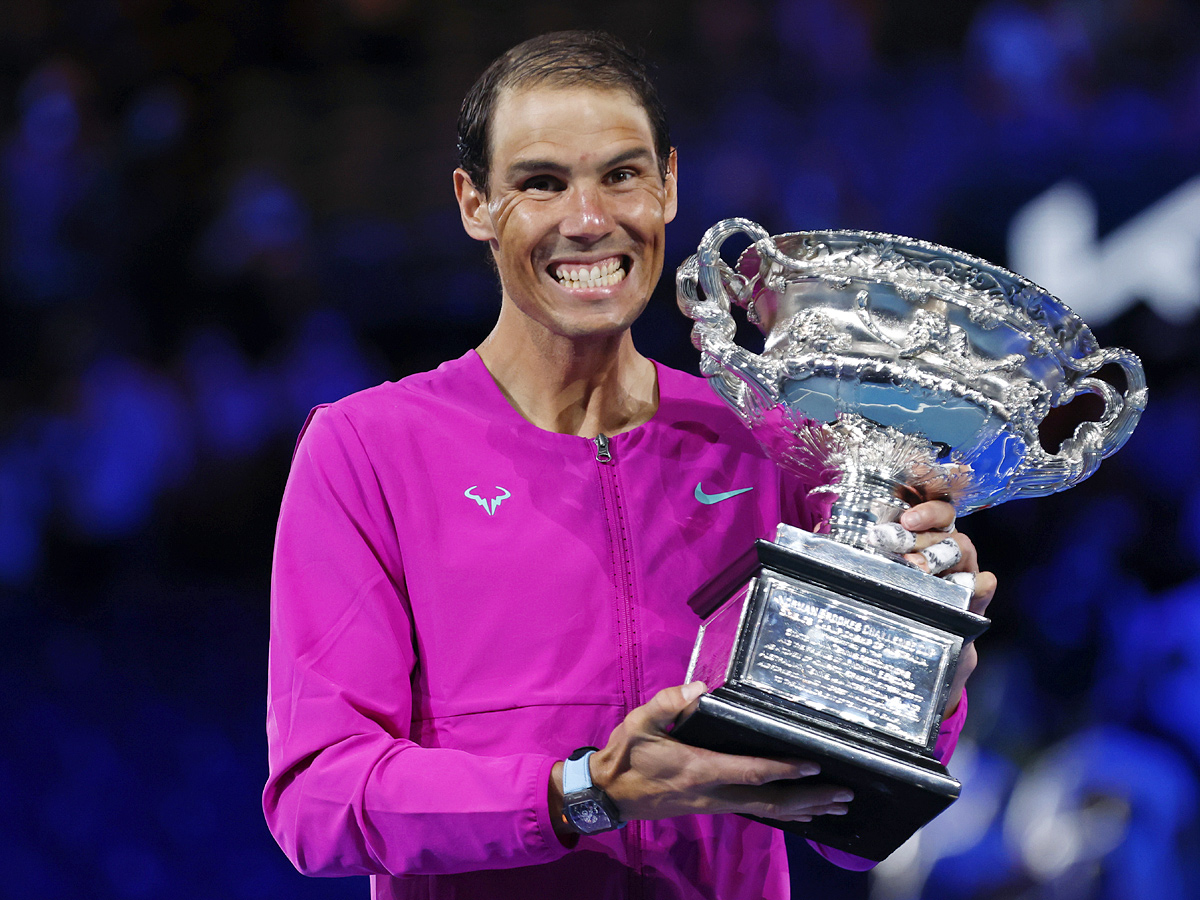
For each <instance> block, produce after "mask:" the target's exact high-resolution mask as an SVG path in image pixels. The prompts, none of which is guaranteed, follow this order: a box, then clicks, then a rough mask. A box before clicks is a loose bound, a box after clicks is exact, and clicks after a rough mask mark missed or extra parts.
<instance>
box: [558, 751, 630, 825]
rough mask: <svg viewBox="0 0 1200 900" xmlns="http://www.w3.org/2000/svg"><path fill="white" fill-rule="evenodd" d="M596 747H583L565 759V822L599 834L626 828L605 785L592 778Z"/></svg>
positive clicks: (563, 776)
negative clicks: (592, 761) (592, 762)
mask: <svg viewBox="0 0 1200 900" xmlns="http://www.w3.org/2000/svg"><path fill="white" fill-rule="evenodd" d="M596 753H597V749H596V748H595V747H580V748H579V749H578V750H576V751H575V752H574V753H572V754H571V756H570V757H568V758H567V760H566V761H565V762H564V763H563V767H562V781H561V784H562V794H563V799H562V804H563V816H562V818H563V822H564V824H565V825H566V826H567V827H568V828H570V829H571V831H574V832H577V833H579V834H600V833H602V832H605V831H613V830H615V829H617V828H623V827H624V825H625V823H624V822H622V821H621V815H620V811H619V810H618V809H617V805H616V804H615V803H614V802H613V801H612V798H610V797H609V796H608V794H607V793H606V792H605V791H604V789H603V787H601V786H600V785H598V784H596V783H595V782H593V780H592V771H591V765H590V763H591V760H592V759H593V757H594V755H595V754H596Z"/></svg>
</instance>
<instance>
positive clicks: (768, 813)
mask: <svg viewBox="0 0 1200 900" xmlns="http://www.w3.org/2000/svg"><path fill="white" fill-rule="evenodd" d="M723 799H724V800H725V802H727V803H728V804H730V806H731V807H732V808H736V810H737V811H738V812H741V813H746V814H749V815H752V816H761V817H763V818H767V819H780V820H782V821H785V822H810V821H812V819H813V818H815V817H816V816H844V815H846V813H847V812H849V810H850V805H849V804H850V802H851V801H852V800H853V799H854V792H853V791H851V790H848V789H847V788H843V787H838V786H837V785H827V784H826V785H771V786H770V787H765V788H737V789H730V790H728V791H727V792H726V794H725V796H724V798H723Z"/></svg>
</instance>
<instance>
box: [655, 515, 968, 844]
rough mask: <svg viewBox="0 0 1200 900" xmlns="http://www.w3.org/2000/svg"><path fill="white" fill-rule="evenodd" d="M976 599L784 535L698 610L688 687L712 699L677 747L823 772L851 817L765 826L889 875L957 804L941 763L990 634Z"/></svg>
mask: <svg viewBox="0 0 1200 900" xmlns="http://www.w3.org/2000/svg"><path fill="white" fill-rule="evenodd" d="M966 593H969V592H967V591H965V589H961V588H957V587H956V586H954V585H951V584H949V583H947V582H945V581H943V580H942V579H937V578H932V577H930V576H928V575H925V574H923V573H921V572H919V571H917V570H915V569H912V568H911V567H909V566H907V565H905V564H903V563H899V562H896V561H893V560H890V559H887V558H885V557H882V556H880V555H878V554H874V553H870V552H867V551H864V550H860V549H857V548H855V547H851V546H846V545H843V544H839V543H837V542H835V541H832V540H831V539H829V538H827V537H823V536H820V535H812V534H808V533H805V532H799V531H797V530H796V529H790V528H787V526H782V527H781V529H780V538H779V542H777V543H772V542H769V541H758V542H757V543H756V544H755V545H754V549H753V550H752V551H751V552H749V553H747V554H746V555H745V556H744V557H743V558H742V559H740V560H738V561H737V562H735V563H734V564H733V565H732V566H730V568H729V569H728V570H727V571H726V572H725V573H723V574H722V575H721V576H718V577H717V578H716V579H714V580H713V581H712V582H710V583H709V584H708V585H705V587H704V588H702V589H701V590H700V591H698V592H697V594H696V595H695V596H694V597H693V598H692V601H691V602H692V606H693V608H695V609H697V611H701V612H702V614H703V615H705V618H704V622H703V624H702V626H701V628H700V634H699V636H698V637H697V640H696V648H695V651H694V652H693V654H692V662H691V665H690V666H689V669H688V675H687V679H688V680H689V681H693V680H699V681H703V682H704V683H705V684H706V685H707V686H708V688H709V693H707V694H705V695H704V696H702V697H701V698H700V703H699V706H698V708H697V709H696V711H695V712H694V713H693V714H692V715H691V716H689V717H688V718H687V719H686V720H685V721H683V722H680V723H679V724H678V725H677V726H676V728H675V729H674V731H673V732H672V735H673V736H674V737H675V738H677V739H678V740H681V741H683V742H685V743H688V744H692V745H694V746H698V747H704V748H706V749H710V750H715V751H718V752H722V753H734V754H741V755H751V756H784V757H791V758H795V759H807V760H811V761H813V762H817V763H819V764H820V766H821V774H820V776H818V781H817V782H816V783H821V784H835V785H838V786H842V787H847V788H849V789H851V790H853V791H854V800H853V801H852V802H851V803H850V804H849V812H848V814H847V815H845V816H818V817H817V818H816V819H814V820H813V821H812V822H782V821H775V820H762V821H766V822H767V824H770V825H773V826H776V827H779V828H782V829H785V830H787V831H790V832H794V833H796V834H799V835H803V836H804V837H806V838H810V839H812V840H814V841H817V842H819V843H822V844H825V845H827V846H830V847H834V848H836V849H838V850H844V851H846V852H848V853H853V854H855V855H858V856H862V857H864V858H866V859H872V860H877V861H878V860H882V859H884V858H886V857H887V856H888V855H889V854H890V853H892V851H894V850H895V849H896V848H897V847H899V846H900V845H901V844H903V843H904V842H905V841H906V840H907V839H908V838H909V837H911V836H912V834H913V833H914V832H915V831H916V830H917V829H919V828H920V827H921V826H923V825H924V824H925V823H927V822H928V821H930V820H931V819H932V818H933V817H934V816H936V815H938V814H939V813H940V812H942V811H943V810H944V809H945V808H946V807H947V806H949V805H950V804H951V803H952V802H954V800H955V798H957V797H958V793H959V789H960V785H959V783H958V782H957V781H956V780H955V779H954V778H953V777H951V776H950V774H949V773H948V772H947V771H946V769H945V767H944V766H943V765H942V764H941V763H940V762H938V760H937V759H936V758H935V757H934V756H933V749H934V746H935V744H936V742H937V737H938V732H939V729H940V727H941V722H942V716H941V712H942V708H943V707H944V706H945V703H946V700H947V698H948V696H949V689H950V684H951V682H952V679H953V676H954V670H955V668H956V666H957V663H958V657H959V654H960V652H961V650H962V647H963V644H964V643H965V642H966V641H969V640H972V639H974V638H975V637H976V636H978V635H979V634H980V633H982V632H983V630H984V629H986V628H987V625H988V620H987V619H985V618H983V617H982V616H978V615H976V614H975V613H972V612H970V611H969V610H967V609H965V608H963V607H964V606H965V605H966V604H965V602H964V601H965V594H966ZM959 594H963V595H964V596H959Z"/></svg>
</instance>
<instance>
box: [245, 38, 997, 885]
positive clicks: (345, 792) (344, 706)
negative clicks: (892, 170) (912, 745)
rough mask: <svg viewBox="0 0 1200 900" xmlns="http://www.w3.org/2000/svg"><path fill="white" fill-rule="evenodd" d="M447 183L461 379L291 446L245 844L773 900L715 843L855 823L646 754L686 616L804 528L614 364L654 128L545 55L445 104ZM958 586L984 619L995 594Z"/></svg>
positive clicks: (775, 875)
mask: <svg viewBox="0 0 1200 900" xmlns="http://www.w3.org/2000/svg"><path fill="white" fill-rule="evenodd" d="M459 149H460V157H461V161H462V166H461V168H459V169H458V170H456V171H455V173H454V188H455V193H456V196H457V198H458V203H459V208H460V211H461V214H462V221H463V225H464V227H465V228H466V230H467V233H468V234H470V235H471V236H472V237H473V238H476V239H478V240H480V241H482V242H486V244H487V245H488V247H489V248H490V252H491V254H492V257H493V259H494V261H495V264H496V268H497V271H498V273H499V278H500V288H501V300H500V313H499V317H498V319H497V323H496V326H495V328H494V329H493V331H492V332H491V334H490V335H489V336H488V338H487V339H486V340H485V341H484V342H483V344H482V345H480V347H479V348H477V350H475V351H472V352H470V353H468V354H466V355H465V356H463V357H462V358H460V359H458V360H454V361H452V362H448V363H445V364H444V365H442V366H441V367H439V368H438V369H437V370H436V371H433V372H427V373H423V374H420V375H415V376H411V377H409V378H406V379H404V380H402V381H400V382H396V383H391V384H384V385H381V386H379V387H377V388H373V389H371V390H368V391H364V392H362V393H359V394H356V395H353V396H351V397H347V398H345V399H343V400H341V401H339V402H338V403H335V404H331V405H327V406H324V407H321V408H318V409H317V410H315V411H314V412H313V414H312V416H310V419H309V422H308V423H307V424H306V426H305V429H304V431H303V433H302V437H301V440H300V442H299V444H298V446H297V450H296V455H295V458H294V461H293V465H292V472H291V475H290V477H289V480H288V486H287V489H286V492H285V495H284V500H283V506H282V510H281V513H280V521H279V530H278V535H277V541H276V552H275V561H274V571H273V582H272V631H271V673H270V674H271V680H270V687H269V706H268V736H269V742H270V763H271V774H270V779H269V781H268V784H267V787H266V791H265V793H264V809H265V811H266V815H267V820H268V822H269V824H270V826H271V828H272V831H273V832H274V834H275V836H276V838H277V840H278V841H279V843H280V845H281V847H283V849H284V851H285V852H286V853H287V854H288V855H289V857H290V858H291V859H292V861H293V862H294V863H295V865H296V866H297V867H298V868H299V869H300V870H301V871H304V872H307V873H311V874H318V875H339V874H367V875H370V876H372V885H373V892H374V896H375V897H376V898H391V897H422V898H426V897H470V898H490V897H495V898H501V897H504V898H509V897H529V898H542V897H546V898H550V897H562V896H570V897H572V898H580V900H585V898H601V897H605V898H607V897H626V896H632V897H654V898H676V897H677V898H685V897H686V898H698V897H712V898H718V897H719V898H784V897H787V896H790V886H789V879H788V873H787V862H786V856H785V852H784V846H783V840H782V835H781V833H780V832H778V831H776V830H774V829H770V828H768V827H766V826H763V825H761V824H758V823H755V822H752V821H750V820H748V819H745V818H743V817H740V816H737V815H731V813H750V814H756V815H762V816H769V817H771V818H777V819H797V820H808V819H811V818H812V817H813V816H818V815H838V814H842V813H844V812H845V810H846V808H847V807H846V804H847V803H849V802H853V800H852V798H851V797H850V796H849V795H848V794H847V793H846V792H844V791H842V790H840V789H838V788H836V787H829V786H821V785H817V784H813V783H812V781H811V776H813V775H814V774H816V771H817V769H816V767H815V766H814V765H812V764H810V763H808V762H806V761H804V760H786V759H752V758H746V757H735V756H726V755H723V754H718V753H712V752H709V751H705V750H700V749H696V748H693V747H688V746H685V745H683V744H680V743H679V742H677V741H674V740H672V738H671V736H670V730H671V727H672V723H673V722H674V721H675V720H676V719H677V717H679V716H680V715H684V714H686V712H687V709H688V707H689V705H690V704H692V703H694V702H695V701H696V699H697V698H698V697H699V696H700V694H701V693H702V692H703V690H704V689H705V688H704V686H703V685H700V684H690V685H681V684H680V683H679V682H680V680H681V679H682V677H683V673H684V671H685V669H686V664H687V659H688V654H689V652H690V649H691V645H692V642H693V641H694V639H695V636H696V629H697V625H698V622H697V620H696V618H695V616H694V614H693V613H692V612H691V610H690V608H689V607H688V605H687V599H688V597H689V596H690V594H691V593H692V591H694V590H695V589H696V588H697V587H699V586H700V585H702V584H703V583H704V582H705V581H706V580H708V579H709V578H710V577H712V576H713V575H715V574H716V573H717V572H719V571H720V570H721V569H722V567H723V566H724V565H725V564H726V563H727V562H728V561H729V560H731V559H733V558H735V557H736V556H738V555H739V554H740V553H741V552H742V551H743V550H744V549H745V547H746V546H748V544H749V543H750V542H751V541H752V540H753V539H755V538H757V537H762V536H767V535H770V534H771V533H772V532H773V531H774V527H775V525H776V523H778V522H781V521H786V522H790V523H793V524H796V525H799V526H801V527H806V528H810V529H812V528H815V527H817V526H818V525H819V524H820V522H821V520H822V517H823V516H824V515H825V509H824V507H823V506H822V505H821V504H818V503H817V502H815V501H814V500H812V499H810V497H809V493H808V492H809V490H810V489H811V487H812V485H806V484H802V483H799V482H797V481H795V480H794V479H792V478H791V477H790V476H788V475H785V474H783V473H781V472H780V471H779V470H778V469H777V468H776V467H775V466H773V465H772V464H771V463H769V462H768V461H767V460H766V458H765V457H764V456H763V454H762V452H761V450H760V449H759V448H758V447H757V445H756V444H755V443H754V441H753V439H752V438H751V437H750V434H749V432H748V431H747V430H746V429H745V428H744V427H742V426H741V425H740V423H739V422H738V421H737V420H736V418H735V417H734V415H733V413H731V412H730V411H729V410H728V409H727V408H726V407H725V406H724V405H723V404H722V403H721V402H720V401H719V400H718V398H716V396H715V395H714V394H713V393H712V391H711V390H710V389H709V388H708V387H707V385H705V384H704V382H703V381H702V380H700V379H699V378H696V377H693V376H690V375H685V374H684V373H681V372H676V371H673V370H671V369H668V368H666V367H664V366H660V365H658V364H656V363H654V362H652V361H651V360H649V359H647V358H646V357H644V356H642V355H641V354H639V353H638V351H637V350H636V348H635V347H634V345H633V341H632V338H631V336H630V330H629V329H630V326H631V325H632V323H633V322H634V320H635V319H636V318H637V317H638V315H639V314H640V313H641V311H642V310H643V309H644V307H645V305H646V303H647V301H648V299H649V297H650V294H651V292H652V290H653V288H654V286H655V284H656V283H657V281H658V279H659V277H660V275H661V274H662V268H663V244H664V230H665V227H666V225H667V223H669V222H670V221H671V219H672V218H673V217H674V215H675V209H676V190H677V183H676V157H675V153H674V151H673V150H672V148H671V145H670V139H669V136H668V133H667V126H666V118H665V115H664V114H663V111H662V106H661V104H660V103H659V101H658V98H657V96H656V95H655V93H654V89H653V87H652V85H651V84H650V82H649V80H648V78H647V77H646V72H645V70H644V68H643V66H642V64H641V63H640V62H639V61H638V60H637V58H635V57H634V56H632V55H631V54H630V53H629V52H628V51H627V50H625V48H623V47H622V46H621V45H620V44H618V43H617V42H616V41H615V40H613V39H612V38H610V37H608V36H606V35H602V34H594V33H578V32H567V33H559V34H552V35H545V36H542V37H539V38H535V39H533V40H532V41H528V42H526V43H525V44H522V45H520V46H518V47H516V48H514V49H513V50H511V51H509V53H507V54H505V55H504V56H503V57H501V58H500V59H499V60H497V61H496V62H495V63H493V65H492V66H491V67H490V68H489V69H488V70H487V72H485V73H484V75H483V76H482V77H481V78H480V80H479V82H477V83H476V85H475V86H474V87H473V88H472V90H471V92H470V93H469V94H468V96H467V99H466V101H465V102H464V105H463V114H462V117H461V119H460V147H459ZM903 521H904V524H905V526H907V529H908V531H906V532H905V534H906V535H907V534H909V533H910V532H911V534H912V537H911V547H910V549H911V550H912V551H913V554H912V558H913V559H914V561H915V562H917V563H918V564H920V565H923V566H925V567H928V565H929V560H927V559H926V557H925V556H923V555H922V553H921V551H922V550H925V549H927V548H929V547H931V546H933V545H935V544H936V545H939V546H940V547H941V549H942V551H945V550H946V548H947V546H949V545H952V549H953V551H954V552H953V553H952V554H951V557H953V556H957V557H958V559H957V561H954V564H953V565H951V566H949V567H948V568H947V571H971V572H977V570H978V566H977V562H976V557H975V551H974V548H973V547H972V545H971V543H970V541H969V540H968V539H967V538H965V537H963V536H962V535H960V534H958V533H954V534H952V535H950V536H949V537H947V535H946V533H945V530H946V529H948V528H949V526H950V525H951V524H952V521H953V509H952V508H951V507H949V505H948V504H944V503H925V504H921V505H919V506H916V507H914V508H913V509H911V510H909V512H908V513H906V514H905V518H904V520H903ZM941 558H945V554H944V553H943V555H942V556H937V555H935V554H930V559H941ZM976 584H977V592H976V599H975V601H974V603H973V608H975V609H977V610H979V611H982V610H983V609H984V608H985V607H986V605H987V602H988V600H989V599H990V596H991V593H992V591H993V590H994V587H995V580H994V579H993V578H992V577H991V576H990V575H989V574H988V573H980V574H979V575H978V577H977V580H976ZM973 665H974V657H973V656H970V655H968V654H965V655H964V658H963V664H961V665H960V671H959V673H958V676H957V681H956V685H955V687H954V689H953V690H952V692H951V696H952V698H953V699H952V700H951V704H952V705H953V707H954V708H953V710H952V713H953V714H952V715H950V716H949V717H948V718H947V720H946V727H945V729H944V731H943V734H942V736H941V740H940V741H939V743H938V754H939V756H941V758H943V759H945V758H947V757H948V756H949V754H950V752H951V751H952V749H953V745H954V742H955V740H956V739H957V735H958V731H959V729H961V726H962V720H963V716H964V715H965V711H966V704H965V703H960V701H959V698H960V696H961V694H962V691H961V688H962V685H963V684H964V683H965V681H966V678H967V676H968V675H969V674H970V670H971V668H973ZM597 748H598V749H597ZM817 849H818V851H819V852H822V853H824V854H825V855H826V856H828V857H829V858H831V859H833V860H834V861H836V862H838V863H840V864H844V865H850V866H856V865H858V864H859V863H861V861H858V860H855V859H854V858H852V857H846V856H845V855H843V854H837V853H835V852H833V851H828V850H824V849H822V848H817Z"/></svg>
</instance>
